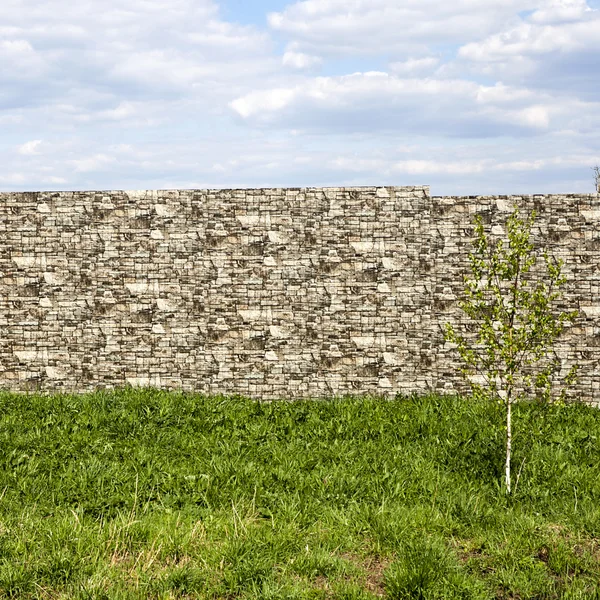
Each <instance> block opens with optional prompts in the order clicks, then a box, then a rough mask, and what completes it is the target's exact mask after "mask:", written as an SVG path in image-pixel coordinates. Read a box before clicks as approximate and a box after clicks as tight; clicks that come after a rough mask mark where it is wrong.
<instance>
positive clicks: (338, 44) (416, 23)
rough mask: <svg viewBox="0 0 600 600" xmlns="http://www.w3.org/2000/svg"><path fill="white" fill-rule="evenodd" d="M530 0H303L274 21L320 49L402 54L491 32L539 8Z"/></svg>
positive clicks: (304, 44) (321, 51) (338, 52)
mask: <svg viewBox="0 0 600 600" xmlns="http://www.w3.org/2000/svg"><path fill="white" fill-rule="evenodd" d="M539 5H540V2H539V1H535V0H532V1H527V0H486V2H478V1H476V0H457V1H455V2H439V1H438V0H406V1H404V2H397V0H354V1H353V2H348V1H347V0H304V1H302V2H295V3H293V4H290V5H288V6H287V7H286V8H285V9H284V10H283V11H281V12H274V13H270V14H269V17H268V20H269V25H270V26H271V28H273V29H274V30H276V31H279V32H281V33H284V34H286V35H288V36H290V37H291V38H292V39H293V40H294V41H295V43H296V44H298V47H299V48H301V49H305V50H307V51H309V52H316V53H317V54H325V53H326V54H330V55H357V54H365V53H367V54H378V53H381V52H397V53H402V52H405V51H407V50H409V51H410V50H411V49H412V50H418V49H425V48H426V47H427V46H429V45H431V44H436V43H452V42H455V43H456V42H464V40H465V38H467V39H473V38H476V39H478V38H479V37H480V36H481V35H486V34H491V33H493V32H494V31H496V30H497V28H498V24H501V25H506V24H507V23H511V22H516V21H517V18H516V13H517V12H518V11H522V10H529V9H534V8H537V7H538V6H539Z"/></svg>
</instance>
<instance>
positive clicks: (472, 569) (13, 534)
mask: <svg viewBox="0 0 600 600" xmlns="http://www.w3.org/2000/svg"><path fill="white" fill-rule="evenodd" d="M502 422H503V418H502V414H501V412H500V411H499V409H498V408H497V407H494V406H489V405H485V404H483V403H481V402H474V401H471V400H465V399H460V398H455V397H435V396H428V397H416V396H415V397H408V398H401V397H398V398H396V399H395V400H383V399H375V398H363V399H360V398H343V399H342V398H337V399H332V400H330V401H318V400H304V401H294V402H286V401H279V402H272V403H260V402H257V401H252V400H248V399H244V398H241V397H237V396H236V397H230V398H228V397H225V396H215V397H205V396H202V395H192V394H182V393H167V392H162V391H159V390H155V389H145V390H133V389H122V390H116V391H114V392H99V393H96V394H88V395H58V396H55V397H47V396H43V395H35V394H31V395H25V394H22V395H17V394H10V393H7V392H2V393H0V445H1V456H2V464H1V466H0V497H1V499H0V597H2V598H19V599H21V598H23V599H26V598H53V599H58V598H76V599H83V598H88V599H90V600H92V599H93V600H101V599H104V598H106V599H113V598H114V599H129V598H132V599H133V598H140V599H142V598H143V599H147V598H157V599H158V598H215V599H216V598H223V599H224V598H231V599H232V598H265V599H267V598H272V599H286V598H289V599H292V598H298V599H300V598H306V599H309V598H311V599H319V598H323V599H325V598H332V599H333V598H336V599H337V598H339V599H346V600H351V599H367V598H378V597H385V598H397V599H400V598H422V599H434V598H440V599H444V600H445V599H453V598H464V599H475V600H477V599H485V598H515V599H517V598H519V599H523V600H524V599H526V598H530V599H534V598H535V599H542V598H569V599H575V598H581V599H582V600H583V599H586V600H587V599H590V598H600V595H599V593H598V592H597V586H598V585H599V582H600V443H599V442H600V411H598V410H597V409H594V408H590V407H586V406H563V407H560V406H543V405H538V404H522V405H519V406H518V407H517V408H516V410H515V414H514V425H513V427H514V430H515V437H514V441H513V443H514V446H513V447H514V459H513V469H514V474H515V478H516V476H517V474H519V479H518V484H517V486H516V493H515V494H514V497H512V498H507V497H506V495H505V494H504V492H503V489H502V487H501V482H502V477H503V460H504V455H503V453H504V447H503V445H504V431H503V430H502ZM513 487H514V482H513Z"/></svg>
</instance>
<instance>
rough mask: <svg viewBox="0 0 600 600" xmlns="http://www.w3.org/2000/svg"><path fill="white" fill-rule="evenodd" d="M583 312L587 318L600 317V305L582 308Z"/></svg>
mask: <svg viewBox="0 0 600 600" xmlns="http://www.w3.org/2000/svg"><path fill="white" fill-rule="evenodd" d="M581 310H582V311H583V312H584V313H585V316H586V317H600V304H596V305H595V306H582V307H581Z"/></svg>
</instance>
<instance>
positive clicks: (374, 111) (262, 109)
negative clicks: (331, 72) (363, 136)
mask: <svg viewBox="0 0 600 600" xmlns="http://www.w3.org/2000/svg"><path fill="white" fill-rule="evenodd" d="M230 106H231V108H232V109H233V111H235V112H236V113H237V114H238V115H239V116H240V117H242V118H243V119H245V120H246V121H247V122H248V123H250V124H252V125H256V126H259V127H278V128H281V127H285V128H296V127H300V128H303V129H309V130H312V131H315V130H319V131H339V130H340V129H341V130H343V131H347V132H351V131H374V132H375V131H398V132H402V131H403V132H405V133H419V132H429V133H431V134H435V135H438V136H440V135H441V136H451V137H454V136H457V135H462V136H464V137H481V136H484V137H489V136H503V135H506V134H507V132H509V133H512V134H513V135H530V134H534V133H537V132H539V131H544V130H547V129H548V128H549V127H550V126H551V124H552V123H553V122H554V121H555V122H556V124H557V126H558V125H560V126H561V127H570V126H572V125H573V124H574V123H575V121H574V118H575V119H576V118H581V116H582V115H588V116H589V118H590V119H596V121H597V122H598V114H599V110H598V109H599V108H600V104H599V103H598V102H596V103H586V102H579V101H577V100H574V99H572V98H568V97H567V98H565V97H559V98H556V97H553V96H551V95H548V94H540V93H534V92H532V91H530V90H526V89H519V88H514V87H510V86H506V85H503V84H498V85H495V86H483V85H480V84H476V83H474V82H469V81H465V80H458V79H457V80H451V79H433V78H427V79H415V78H413V79H403V78H400V77H397V76H393V75H389V74H387V73H380V72H370V73H369V72H367V73H355V74H353V75H346V76H340V77H317V78H314V79H311V80H306V81H304V82H303V83H302V84H301V85H296V86H294V87H290V88H276V89H267V90H261V91H255V92H251V93H250V94H247V95H245V96H242V97H240V98H238V99H236V100H235V101H233V102H232V103H231V104H230Z"/></svg>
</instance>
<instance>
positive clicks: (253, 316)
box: [238, 308, 261, 321]
mask: <svg viewBox="0 0 600 600" xmlns="http://www.w3.org/2000/svg"><path fill="white" fill-rule="evenodd" d="M238 315H240V317H242V319H244V321H257V320H258V319H260V317H261V312H260V310H256V309H255V308H252V309H246V310H238Z"/></svg>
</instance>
